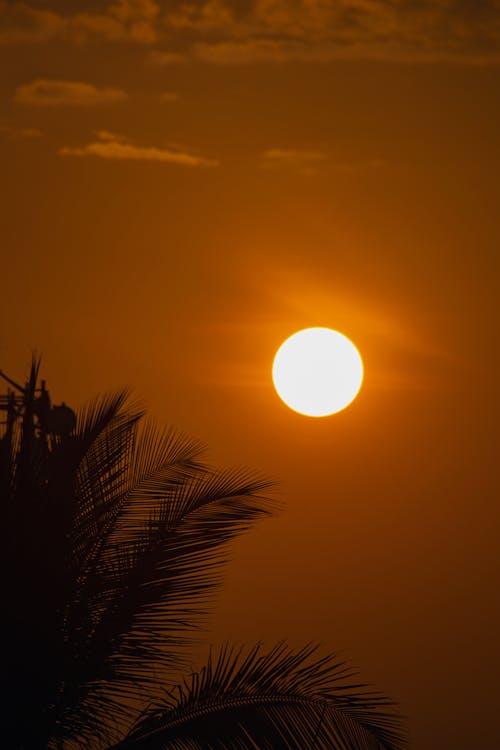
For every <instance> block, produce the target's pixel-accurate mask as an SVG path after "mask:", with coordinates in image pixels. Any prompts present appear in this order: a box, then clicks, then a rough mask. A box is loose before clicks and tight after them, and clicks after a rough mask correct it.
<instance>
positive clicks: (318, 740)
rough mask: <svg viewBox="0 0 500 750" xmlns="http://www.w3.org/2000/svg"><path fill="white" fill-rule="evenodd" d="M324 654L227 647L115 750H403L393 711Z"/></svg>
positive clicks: (312, 650)
mask: <svg viewBox="0 0 500 750" xmlns="http://www.w3.org/2000/svg"><path fill="white" fill-rule="evenodd" d="M316 653H317V648H316V647H315V646H312V645H308V646H305V647H304V648H302V649H300V650H298V651H293V650H292V649H290V648H289V647H288V646H287V645H286V644H284V643H280V644H278V645H277V646H275V647H274V648H273V649H271V651H269V652H267V653H263V652H262V649H261V647H260V646H259V645H257V646H254V647H253V648H252V649H251V650H249V651H247V652H244V651H242V650H235V649H232V648H228V647H225V648H223V649H222V650H221V651H220V653H219V654H218V656H216V657H215V658H214V657H212V655H211V656H210V657H209V660H208V663H207V665H206V666H205V667H204V668H203V669H202V670H201V671H200V672H197V673H194V674H192V675H191V677H190V678H189V679H188V680H186V681H185V682H184V683H183V684H181V685H179V686H178V687H177V688H176V689H175V690H174V691H172V692H171V693H169V694H168V695H167V697H166V699H165V701H164V703H163V705H161V706H158V707H156V708H154V709H150V710H149V711H148V712H146V713H145V714H143V715H142V716H141V717H140V719H139V721H138V722H137V723H136V725H135V726H134V727H133V729H132V730H131V732H130V733H129V735H128V736H127V738H126V739H125V740H124V741H123V742H120V743H119V744H118V745H115V746H114V748H113V750H202V749H203V750H234V749H235V748H238V750H257V749H258V750H402V748H404V747H405V746H406V742H405V738H404V733H403V731H402V723H401V719H400V718H399V717H398V716H397V715H396V714H395V713H393V712H392V711H391V707H392V706H393V704H392V703H391V702H390V701H389V700H387V699H386V698H384V697H383V696H381V695H379V694H378V693H374V692H372V691H371V690H370V689H368V688H367V686H366V685H360V684H357V683H355V682H353V677H354V674H353V672H352V671H351V670H350V669H349V668H348V667H346V665H345V664H344V663H343V662H342V661H339V660H337V659H336V658H335V656H334V655H329V656H325V657H318V656H316Z"/></svg>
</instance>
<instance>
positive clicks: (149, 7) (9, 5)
mask: <svg viewBox="0 0 500 750" xmlns="http://www.w3.org/2000/svg"><path fill="white" fill-rule="evenodd" d="M40 4H41V3H39V2H38V3H37V6H39V5H40ZM45 4H46V5H48V6H50V0H46V3H45ZM34 5H35V3H34V0H31V2H20V1H18V0H14V2H10V1H8V0H0V27H1V29H2V31H0V44H3V45H8V44H10V45H12V44H30V43H31V44H33V43H40V42H47V41H51V40H54V39H62V40H66V41H74V42H78V43H84V42H86V41H87V40H89V39H91V38H95V37H97V38H100V39H102V40H104V41H108V42H113V41H130V42H137V43H142V44H152V43H153V42H155V41H156V40H157V36H158V35H157V21H158V17H159V15H160V5H159V4H158V3H157V2H156V1H155V0H114V2H111V3H109V4H108V6H107V7H106V8H105V9H104V11H103V12H100V13H79V12H75V11H73V13H71V12H65V13H64V14H62V13H57V12H56V11H53V10H50V8H46V9H40V8H39V7H34Z"/></svg>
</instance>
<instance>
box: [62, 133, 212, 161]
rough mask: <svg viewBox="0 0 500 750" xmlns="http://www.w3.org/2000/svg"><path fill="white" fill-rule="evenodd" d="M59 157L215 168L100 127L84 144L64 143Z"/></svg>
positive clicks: (200, 158) (194, 157)
mask: <svg viewBox="0 0 500 750" xmlns="http://www.w3.org/2000/svg"><path fill="white" fill-rule="evenodd" d="M59 155H60V156H78V157H85V156H94V157H98V158H100V159H108V160H111V161H155V162H163V163H167V164H178V165H181V166H184V167H216V166H218V161H217V160H215V159H209V158H206V157H204V156H199V155H196V154H193V153H189V152H187V151H180V150H176V149H173V148H158V147H156V146H139V145H136V144H134V143H131V142H129V141H128V139H126V138H125V136H122V135H118V134H115V133H110V132H108V131H107V130H101V131H99V132H98V133H97V134H96V140H94V141H91V142H90V143H87V144H85V145H84V146H78V147H70V146H65V147H63V148H61V149H59Z"/></svg>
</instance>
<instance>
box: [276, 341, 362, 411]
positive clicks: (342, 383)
mask: <svg viewBox="0 0 500 750" xmlns="http://www.w3.org/2000/svg"><path fill="white" fill-rule="evenodd" d="M362 381H363V361H362V359H361V355H360V353H359V352H358V350H357V348H356V347H355V346H354V344H353V343H352V341H350V340H349V339H348V338H347V337H346V336H344V335H343V334H342V333H339V332H338V331H334V330H332V329H331V328H305V329H304V330H302V331H298V332H297V333H294V334H293V335H292V336H290V338H288V339H286V341H284V342H283V344H282V345H281V346H280V348H279V349H278V351H277V352H276V356H275V358H274V362H273V382H274V386H275V388H276V390H277V392H278V395H279V396H280V398H281V399H282V400H283V401H284V402H285V404H287V406H289V407H290V408H291V409H293V410H294V411H297V412H299V413H300V414H306V415H307V416H310V417H326V416H328V415H329V414H335V412H338V411H341V410H342V409H344V408H345V407H346V406H348V404H350V403H351V401H353V399H354V398H355V397H356V395H357V394H358V392H359V389H360V388H361V383H362Z"/></svg>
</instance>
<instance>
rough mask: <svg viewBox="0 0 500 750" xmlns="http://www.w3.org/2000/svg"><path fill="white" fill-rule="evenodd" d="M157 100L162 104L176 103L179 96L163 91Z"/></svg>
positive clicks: (175, 93) (172, 92)
mask: <svg viewBox="0 0 500 750" xmlns="http://www.w3.org/2000/svg"><path fill="white" fill-rule="evenodd" d="M159 98H160V99H161V101H162V102H176V101H178V100H179V94H178V93H177V92H175V91H164V92H163V93H162V94H160V95H159Z"/></svg>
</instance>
